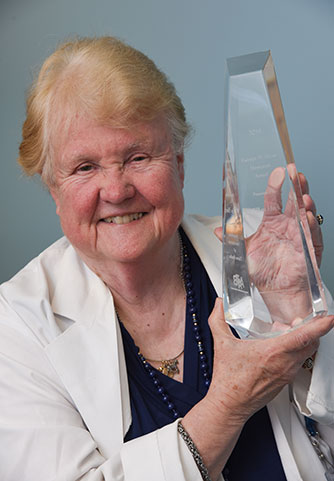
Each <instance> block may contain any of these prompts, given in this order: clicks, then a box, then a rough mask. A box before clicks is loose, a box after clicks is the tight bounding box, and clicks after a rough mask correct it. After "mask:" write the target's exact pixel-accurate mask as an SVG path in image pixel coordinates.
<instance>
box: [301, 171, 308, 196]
mask: <svg viewBox="0 0 334 481" xmlns="http://www.w3.org/2000/svg"><path fill="white" fill-rule="evenodd" d="M298 177H299V183H300V188H301V190H302V194H309V193H310V189H309V185H308V182H307V179H306V177H305V175H304V174H303V173H302V172H298Z"/></svg>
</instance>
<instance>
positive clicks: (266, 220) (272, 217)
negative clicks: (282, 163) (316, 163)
mask: <svg viewBox="0 0 334 481" xmlns="http://www.w3.org/2000/svg"><path fill="white" fill-rule="evenodd" d="M287 169H288V170H289V174H290V178H291V180H292V182H293V183H295V184H298V179H299V182H300V186H301V191H302V194H303V196H302V197H301V196H299V197H298V198H297V203H298V204H299V206H300V217H301V220H302V222H303V223H304V225H306V224H307V222H308V224H309V227H310V231H311V237H312V242H313V245H314V251H315V255H316V260H317V262H318V265H319V264H320V261H321V255H322V250H323V243H322V234H321V230H320V227H319V225H318V222H317V220H316V217H315V214H316V210H315V204H314V202H313V200H312V198H311V197H310V196H309V194H308V192H309V190H308V184H307V181H306V178H305V176H304V175H303V174H297V172H296V170H295V166H294V165H289V166H288V167H287ZM285 175H286V174H285V169H284V168H283V167H279V168H276V169H274V170H273V172H272V173H271V174H270V176H269V179H268V185H267V188H266V192H265V195H264V213H263V218H262V221H261V224H260V225H259V227H258V229H257V231H256V232H255V233H254V234H253V235H252V236H250V237H248V238H247V239H246V250H247V260H248V270H249V275H250V277H251V280H252V282H253V283H254V285H255V286H256V287H257V289H258V290H259V292H260V293H261V295H262V297H263V299H264V302H265V304H266V305H267V307H268V309H269V311H270V313H271V317H272V319H273V320H274V322H275V326H276V327H275V329H276V328H277V330H284V329H286V328H287V327H289V326H291V325H294V323H298V322H299V321H300V319H301V318H305V317H307V316H308V315H309V314H310V313H311V312H312V304H311V298H310V295H309V280H308V272H307V267H306V262H305V255H304V250H303V244H302V239H301V237H300V233H299V225H298V221H297V218H296V215H295V201H294V194H293V192H292V190H291V191H290V194H289V198H288V201H287V203H286V206H285V209H284V211H283V210H282V198H281V190H282V185H283V182H284V179H285ZM296 187H298V186H297V185H296ZM304 207H305V210H304ZM216 233H217V234H218V235H219V237H220V238H221V230H217V231H216ZM306 236H307V233H306Z"/></svg>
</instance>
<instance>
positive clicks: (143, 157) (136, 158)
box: [131, 155, 148, 162]
mask: <svg viewBox="0 0 334 481" xmlns="http://www.w3.org/2000/svg"><path fill="white" fill-rule="evenodd" d="M147 158H148V157H147V155H135V156H134V157H132V159H131V160H132V162H142V161H143V160H146V159H147Z"/></svg>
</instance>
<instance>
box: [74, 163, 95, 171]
mask: <svg viewBox="0 0 334 481" xmlns="http://www.w3.org/2000/svg"><path fill="white" fill-rule="evenodd" d="M92 169H93V166H92V165H91V164H84V165H80V167H78V169H77V171H78V172H90V171H91V170H92Z"/></svg>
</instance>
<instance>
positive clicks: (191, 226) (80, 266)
mask: <svg viewBox="0 0 334 481" xmlns="http://www.w3.org/2000/svg"><path fill="white" fill-rule="evenodd" d="M188 131H189V127H188V125H187V123H186V120H185V114H184V109H183V106H182V103H181V101H180V99H179V98H178V96H177V95H176V93H175V89H174V87H173V85H172V84H171V83H170V82H169V81H168V80H167V79H166V77H165V75H164V74H163V73H161V72H160V71H159V70H158V69H157V68H156V66H155V65H154V64H153V63H152V61H151V60H149V59H148V58H147V57H146V56H145V55H143V54H142V53H140V52H138V51H136V50H135V49H133V48H131V47H129V46H127V45H125V44H124V43H122V42H120V41H118V40H117V39H114V38H111V37H105V38H97V39H96V38H93V39H86V38H85V39H80V40H75V41H72V42H69V43H65V44H64V45H62V46H61V47H60V48H58V50H57V51H56V52H55V53H54V54H53V55H51V57H50V58H48V59H47V60H46V62H45V63H44V65H43V67H42V69H41V71H40V74H39V77H38V79H37V81H36V83H35V84H34V86H33V88H32V90H31V92H30V95H29V97H28V102H27V119H26V121H25V124H24V127H23V141H22V144H21V147H20V158H19V162H20V164H21V165H22V167H23V169H24V171H25V172H26V173H27V174H28V175H34V174H39V175H41V177H42V179H43V181H44V182H45V184H46V185H47V187H48V189H49V191H50V193H51V195H52V197H53V199H54V201H55V204H56V208H57V214H58V215H59V217H60V221H61V225H62V228H63V231H64V234H65V237H64V238H62V239H60V240H59V241H57V242H56V243H55V244H53V245H52V246H51V247H49V248H48V249H47V250H46V251H44V252H43V253H42V254H41V255H40V256H38V257H37V258H36V259H34V260H33V261H32V262H30V263H29V264H28V265H27V266H26V267H25V268H24V269H23V270H22V271H21V272H19V273H18V274H17V275H16V276H15V277H14V278H13V279H12V280H11V281H9V282H7V283H5V284H3V285H2V287H1V289H0V407H1V409H0V440H1V450H0V478H1V481H25V480H26V481H31V480H34V481H38V480H41V481H46V480H57V481H74V480H79V479H80V480H87V481H88V480H94V481H97V480H107V481H116V480H117V481H121V480H124V481H134V480H136V481H138V480H145V481H148V480H152V481H158V480H168V481H176V480H178V481H182V480H187V481H188V480H189V481H190V480H191V481H195V480H200V479H206V480H209V479H212V480H216V479H219V478H220V477H221V473H223V476H224V478H225V480H230V481H231V480H238V481H242V480H246V479H247V480H248V481H249V480H253V479H254V480H255V479H256V480H257V481H259V480H268V479H270V480H289V481H297V480H304V481H305V480H306V481H314V480H315V479H316V480H320V479H325V477H324V476H325V475H324V472H325V471H328V472H329V468H330V465H329V464H328V462H327V461H329V462H330V461H331V459H330V456H331V453H330V450H329V449H328V447H327V445H326V443H325V442H324V441H320V443H321V448H322V450H323V451H324V455H325V457H326V459H325V460H319V458H318V456H317V453H316V452H315V450H314V447H313V446H312V444H311V442H310V441H309V439H308V435H307V433H306V429H305V427H304V418H303V415H302V414H301V413H303V414H307V415H308V416H313V417H314V418H315V419H316V420H318V421H320V422H321V423H327V424H331V423H333V422H334V416H333V407H334V402H333V397H331V393H332V392H333V386H332V384H333V383H332V380H331V379H329V380H328V382H327V381H326V373H329V372H331V369H332V366H333V358H332V357H331V356H332V354H331V352H332V351H331V349H332V346H333V338H332V334H331V333H330V334H328V335H327V336H325V337H324V338H323V339H322V341H321V343H320V347H319V338H320V337H321V336H323V335H325V334H327V333H328V332H329V331H330V330H331V328H332V326H333V322H334V318H333V316H328V317H323V318H319V319H318V320H317V321H316V322H311V323H308V324H306V325H304V326H302V327H300V328H298V329H297V330H295V331H293V332H289V333H287V334H285V335H282V336H279V337H277V338H273V339H270V340H265V341H263V340H247V341H244V340H241V339H238V338H237V337H236V336H235V335H234V334H232V333H231V331H230V329H229V327H228V325H227V324H226V323H225V322H224V313H223V308H222V302H221V299H220V298H219V297H218V296H221V272H220V263H221V260H219V259H221V254H220V251H221V244H220V241H219V240H218V239H217V237H216V236H215V234H214V229H215V227H217V226H218V224H219V222H218V221H217V219H207V218H202V217H199V216H197V217H190V216H185V217H184V202H183V195H182V189H183V182H184V155H183V148H184V143H185V140H186V138H187V135H188ZM304 189H306V184H305V183H304ZM305 201H306V202H307V204H308V206H309V218H310V222H311V224H312V230H313V235H314V238H316V237H317V236H319V230H318V229H319V227H318V226H315V225H314V222H313V223H312V221H314V216H313V214H312V211H313V212H314V205H313V204H312V201H311V199H310V198H309V196H307V195H306V196H305ZM218 234H219V230H218ZM208 320H209V322H208ZM209 325H210V327H209ZM317 350H318V353H317V356H316V360H315V364H314V370H313V373H312V374H311V372H310V371H306V370H305V369H304V370H303V369H301V366H302V364H303V363H304V361H305V359H306V358H308V357H310V356H312V355H313V354H314V353H315V352H316V351H317ZM331 363H332V364H331ZM289 384H290V390H289V389H288V385H289ZM297 406H298V409H297ZM309 422H310V421H309ZM311 427H313V428H314V425H313V424H312V426H311ZM319 429H320V428H319ZM327 431H328V432H330V431H329V430H328V429H327ZM327 431H326V430H325V431H324V430H323V434H324V435H325V437H326V436H327V437H328V432H327ZM314 435H315V434H314ZM220 479H221V478H220Z"/></svg>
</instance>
